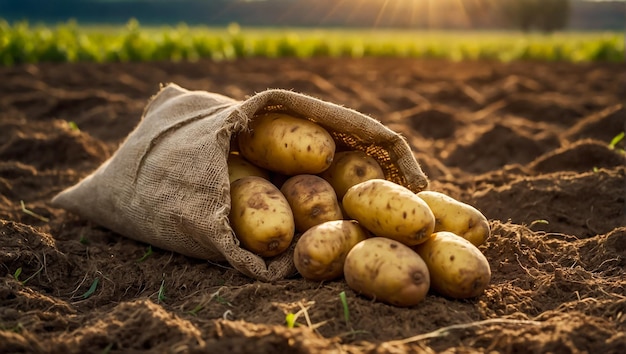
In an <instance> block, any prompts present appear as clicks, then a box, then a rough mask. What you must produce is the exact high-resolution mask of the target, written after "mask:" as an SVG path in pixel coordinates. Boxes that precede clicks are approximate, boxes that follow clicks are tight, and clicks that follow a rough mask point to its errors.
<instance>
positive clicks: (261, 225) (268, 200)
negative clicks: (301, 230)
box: [229, 176, 295, 257]
mask: <svg viewBox="0 0 626 354" xmlns="http://www.w3.org/2000/svg"><path fill="white" fill-rule="evenodd" d="M230 196H231V210H230V215H229V217H230V223H231V226H232V228H233V231H234V232H235V235H236V236H237V238H238V239H239V241H240V242H241V244H242V246H243V248H245V249H247V250H249V251H251V252H253V253H256V254H258V255H260V256H262V257H273V256H276V255H278V254H280V253H282V252H284V251H285V250H287V248H289V245H290V244H291V241H292V240H293V237H294V233H295V223H294V219H293V213H292V211H291V208H290V207H289V203H288V202H287V199H285V197H284V196H283V194H282V193H281V192H280V190H279V189H278V188H276V186H274V185H273V184H272V183H271V182H270V181H268V180H266V179H264V178H262V177H257V176H247V177H242V178H240V179H238V180H236V181H234V182H233V183H231V185H230Z"/></svg>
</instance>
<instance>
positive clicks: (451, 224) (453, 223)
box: [417, 191, 491, 246]
mask: <svg viewBox="0 0 626 354" xmlns="http://www.w3.org/2000/svg"><path fill="white" fill-rule="evenodd" d="M417 196H418V197H420V198H422V199H423V200H424V201H425V202H426V204H428V206H429V207H430V210H432V212H433V214H434V215H435V232H438V231H450V232H452V233H454V234H457V235H459V236H461V237H463V238H464V239H466V240H469V241H470V242H471V243H472V244H474V246H480V245H481V244H483V243H484V242H485V241H487V239H488V238H489V235H490V233H491V230H490V228H489V222H488V221H487V218H486V217H485V216H484V215H483V214H482V213H481V212H480V211H478V209H476V208H474V207H473V206H471V205H469V204H465V203H463V202H460V201H458V200H456V199H454V198H452V197H450V196H447V195H445V194H443V193H439V192H434V191H421V192H419V193H417Z"/></svg>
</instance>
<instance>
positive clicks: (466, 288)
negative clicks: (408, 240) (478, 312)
mask: <svg viewBox="0 0 626 354" xmlns="http://www.w3.org/2000/svg"><path fill="white" fill-rule="evenodd" d="M414 250H415V251H416V252H417V253H418V254H419V255H420V256H421V257H422V259H424V261H425V262H426V265H427V266H428V270H429V271H430V281H431V287H432V289H433V290H435V291H437V292H438V293H439V294H441V295H443V296H447V297H450V298H454V299H466V298H472V297H476V296H478V295H480V294H482V293H483V291H484V290H485V289H486V288H487V286H489V282H490V281H491V268H490V267H489V262H488V261H487V258H486V257H485V255H483V254H482V252H480V250H479V249H478V248H477V247H476V246H474V245H473V244H472V243H471V242H470V241H468V240H466V239H464V238H463V237H461V236H458V235H455V234H453V233H451V232H447V231H440V232H435V233H433V234H432V236H431V237H429V238H428V240H427V241H426V242H424V243H422V244H420V245H418V246H415V247H414Z"/></svg>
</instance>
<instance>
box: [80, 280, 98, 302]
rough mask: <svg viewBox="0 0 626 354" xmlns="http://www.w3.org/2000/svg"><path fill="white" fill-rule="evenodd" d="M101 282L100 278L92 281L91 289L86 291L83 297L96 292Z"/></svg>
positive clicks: (85, 297)
mask: <svg viewBox="0 0 626 354" xmlns="http://www.w3.org/2000/svg"><path fill="white" fill-rule="evenodd" d="M99 282H100V278H96V279H94V280H93V283H91V286H90V287H89V290H87V291H85V293H84V294H83V295H82V296H81V297H82V298H83V299H87V298H88V297H90V296H91V295H93V293H95V292H96V289H97V288H98V283H99Z"/></svg>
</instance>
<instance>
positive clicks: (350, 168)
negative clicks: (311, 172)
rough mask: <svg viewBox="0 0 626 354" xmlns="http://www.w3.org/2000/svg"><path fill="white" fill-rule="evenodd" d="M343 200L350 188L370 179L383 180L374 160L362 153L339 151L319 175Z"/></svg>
mask: <svg viewBox="0 0 626 354" xmlns="http://www.w3.org/2000/svg"><path fill="white" fill-rule="evenodd" d="M321 176H322V177H323V178H324V179H325V180H327V181H328V182H329V183H330V184H331V185H332V186H333V188H334V189H335V191H336V192H337V197H338V198H339V199H341V198H343V196H344V195H345V194H346V192H347V191H348V189H350V187H352V186H354V185H356V184H359V183H361V182H365V181H367V180H370V179H384V178H385V174H384V172H383V169H382V168H381V167H380V165H379V164H378V162H376V160H375V159H374V158H373V157H371V156H369V155H368V154H366V153H365V152H363V151H354V150H352V151H341V152H338V153H336V154H335V158H334V159H333V162H332V164H330V167H328V169H327V170H326V171H324V172H323V173H322V175H321Z"/></svg>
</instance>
